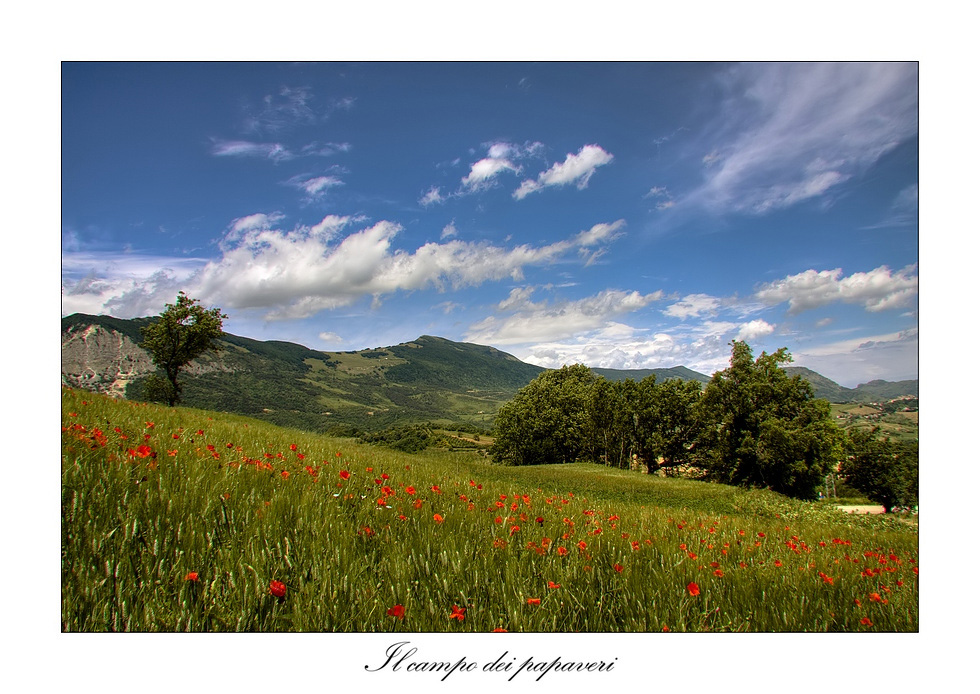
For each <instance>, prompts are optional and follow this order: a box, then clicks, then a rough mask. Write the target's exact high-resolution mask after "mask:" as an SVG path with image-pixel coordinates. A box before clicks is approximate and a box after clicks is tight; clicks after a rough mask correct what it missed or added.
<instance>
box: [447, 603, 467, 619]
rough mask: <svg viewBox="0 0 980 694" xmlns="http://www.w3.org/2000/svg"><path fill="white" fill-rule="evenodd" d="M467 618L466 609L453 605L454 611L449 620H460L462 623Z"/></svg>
mask: <svg viewBox="0 0 980 694" xmlns="http://www.w3.org/2000/svg"><path fill="white" fill-rule="evenodd" d="M465 617H466V608H465V607H460V606H459V605H453V611H452V614H450V615H449V618H450V619H458V620H459V621H461V622H462V621H463V619H465Z"/></svg>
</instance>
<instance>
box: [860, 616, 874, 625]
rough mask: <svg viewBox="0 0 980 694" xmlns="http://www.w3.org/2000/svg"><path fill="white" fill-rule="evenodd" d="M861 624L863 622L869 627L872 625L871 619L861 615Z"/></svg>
mask: <svg viewBox="0 0 980 694" xmlns="http://www.w3.org/2000/svg"><path fill="white" fill-rule="evenodd" d="M861 624H863V625H864V626H866V627H870V626H873V625H872V624H871V620H870V619H868V618H867V617H861Z"/></svg>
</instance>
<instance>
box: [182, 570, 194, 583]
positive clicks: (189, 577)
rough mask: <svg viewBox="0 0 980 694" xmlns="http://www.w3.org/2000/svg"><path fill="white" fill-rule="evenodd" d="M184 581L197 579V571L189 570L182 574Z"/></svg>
mask: <svg viewBox="0 0 980 694" xmlns="http://www.w3.org/2000/svg"><path fill="white" fill-rule="evenodd" d="M184 580H185V581H197V571H191V572H189V573H188V574H187V575H186V576H184Z"/></svg>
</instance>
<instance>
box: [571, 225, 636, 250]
mask: <svg viewBox="0 0 980 694" xmlns="http://www.w3.org/2000/svg"><path fill="white" fill-rule="evenodd" d="M624 226H626V220H625V219H617V220H616V221H615V222H613V223H611V224H606V223H601V224H595V225H593V226H592V228H590V229H588V230H586V231H581V232H579V233H578V235H577V236H576V237H575V240H574V243H576V244H579V245H581V246H587V247H591V246H595V245H597V244H600V243H607V242H609V241H613V240H615V239H618V238H619V237H620V236H622V234H621V233H619V230H620V229H622V228H623V227H624Z"/></svg>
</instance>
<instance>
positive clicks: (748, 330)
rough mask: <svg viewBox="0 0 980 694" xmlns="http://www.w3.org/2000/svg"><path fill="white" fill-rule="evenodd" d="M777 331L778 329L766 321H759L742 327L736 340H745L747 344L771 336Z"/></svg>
mask: <svg viewBox="0 0 980 694" xmlns="http://www.w3.org/2000/svg"><path fill="white" fill-rule="evenodd" d="M775 329H776V328H774V327H773V326H772V325H770V324H769V323H767V322H766V321H764V320H759V319H757V320H753V321H749V322H748V323H743V324H742V325H740V326H739V328H738V334H737V335H736V336H735V339H736V340H743V341H745V342H752V341H753V340H757V339H758V338H760V337H765V336H766V335H771V334H772V332H773V331H774V330H775Z"/></svg>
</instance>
